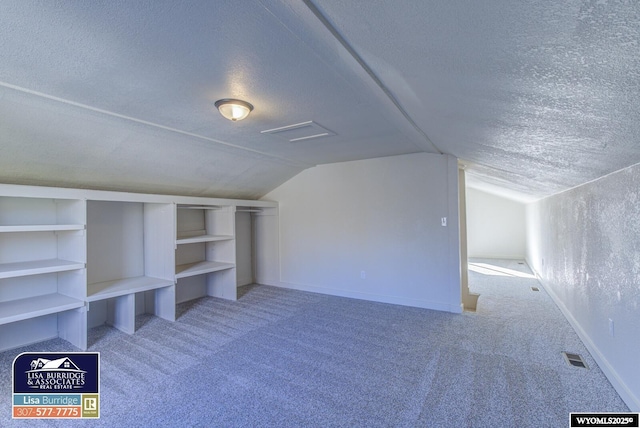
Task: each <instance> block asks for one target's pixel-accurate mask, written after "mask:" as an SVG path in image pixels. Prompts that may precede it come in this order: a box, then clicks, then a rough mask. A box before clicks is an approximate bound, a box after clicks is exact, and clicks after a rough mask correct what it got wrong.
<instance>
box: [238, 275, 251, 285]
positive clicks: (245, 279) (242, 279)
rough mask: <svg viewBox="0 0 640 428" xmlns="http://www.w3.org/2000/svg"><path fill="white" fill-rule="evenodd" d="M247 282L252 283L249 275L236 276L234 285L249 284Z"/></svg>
mask: <svg viewBox="0 0 640 428" xmlns="http://www.w3.org/2000/svg"><path fill="white" fill-rule="evenodd" d="M249 284H253V278H251V277H246V278H238V279H237V280H236V286H237V287H242V286H243V285H249Z"/></svg>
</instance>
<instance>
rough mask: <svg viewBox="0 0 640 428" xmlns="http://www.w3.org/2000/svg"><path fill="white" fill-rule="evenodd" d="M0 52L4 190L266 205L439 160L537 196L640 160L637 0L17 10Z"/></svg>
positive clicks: (35, 5)
mask: <svg viewBox="0 0 640 428" xmlns="http://www.w3.org/2000/svg"><path fill="white" fill-rule="evenodd" d="M0 57H1V58H2V60H1V61H0V182H6V183H19V184H41V185H53V186H72V187H86V188H97V189H109V190H127V191H138V192H154V193H175V194H184V195H203V196H218V197H240V198H256V197H259V196H261V195H264V194H265V193H267V192H268V191H269V190H272V189H273V188H275V187H276V186H278V185H279V184H281V183H283V182H284V181H286V180H288V179H289V178H291V177H292V176H294V175H296V174H297V173H299V172H300V171H302V170H304V169H305V168H308V167H311V166H314V165H317V164H322V163H330V162H340V161H348V160H356V159H366V158H373V157H381V156H391V155H398V154H406V153H415V152H430V153H447V154H452V155H454V156H456V157H458V158H460V159H461V160H462V161H463V162H464V163H465V164H467V171H468V173H469V176H470V181H471V182H475V183H476V184H477V185H478V186H486V187H487V188H494V189H498V188H499V189H503V191H504V192H506V193H507V192H510V193H509V194H510V195H512V196H513V195H515V196H516V197H518V198H521V199H522V200H529V199H532V198H536V197H540V196H544V195H548V194H551V193H555V192H558V191H561V190H564V189H566V188H569V187H573V186H575V185H578V184H581V183H584V182H586V181H589V180H592V179H595V178H597V177H599V176H602V175H605V174H607V173H609V172H612V171H615V170H618V169H621V168H623V167H626V166H629V165H631V164H634V163H638V162H640V122H639V121H638V117H640V3H639V2H633V1H607V0H599V1H586V0H585V1H576V0H567V1H563V2H557V1H548V0H536V1H526V2H513V1H507V0H497V1H491V2H469V1H460V0H450V1H446V2H436V1H423V0H408V1H398V2H397V1H393V2H389V1H383V0H369V1H362V2H360V1H354V2H352V1H349V2H345V1H342V0H317V1H313V2H312V1H309V0H296V1H293V0H283V1H266V0H263V1H260V0H247V1H241V2H238V1H226V0H216V1H209V0H206V1H193V0H154V1H125V0H121V1H114V0H109V1H104V0H95V1H91V2H77V1H73V0H60V1H55V2H54V1H30V0H3V1H2V2H0ZM228 97H234V98H240V99H244V100H246V101H249V102H251V103H252V104H253V105H254V106H255V109H254V111H253V113H252V114H251V116H250V117H249V118H248V119H246V120H245V121H242V122H237V123H232V122H229V121H226V120H225V119H223V118H222V117H221V116H220V115H219V114H217V112H215V110H214V107H213V103H214V102H215V101H216V100H217V99H220V98H228ZM311 120H313V121H315V122H317V123H318V124H320V125H321V126H323V127H325V128H327V129H329V130H330V131H332V132H333V133H335V135H331V136H327V137H322V138H317V139H309V140H302V141H298V142H293V143H292V142H290V141H288V140H287V139H283V138H281V137H279V136H278V135H277V134H274V135H271V134H265V133H261V131H264V130H268V129H273V128H277V127H282V126H286V125H291V124H296V123H301V122H306V121H311Z"/></svg>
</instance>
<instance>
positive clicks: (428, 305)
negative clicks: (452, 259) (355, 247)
mask: <svg viewBox="0 0 640 428" xmlns="http://www.w3.org/2000/svg"><path fill="white" fill-rule="evenodd" d="M260 283H261V284H265V283H264V282H260ZM265 285H273V286H275V287H281V288H289V289H292V290H300V291H309V292H312V293H319V294H328V295H331V296H339V297H349V298H352V299H360V300H369V301H372V302H380V303H391V304H394V305H402V306H411V307H414V308H423V309H433V310H436V311H444V312H452V313H456V314H459V313H462V311H463V308H462V303H456V304H448V303H442V302H433V301H430V300H421V299H411V298H406V297H397V296H387V295H382V294H373V293H363V292H361V291H352V290H343V289H339V288H330V287H321V286H317V285H309V284H300V283H292V282H282V281H278V282H277V283H271V284H265Z"/></svg>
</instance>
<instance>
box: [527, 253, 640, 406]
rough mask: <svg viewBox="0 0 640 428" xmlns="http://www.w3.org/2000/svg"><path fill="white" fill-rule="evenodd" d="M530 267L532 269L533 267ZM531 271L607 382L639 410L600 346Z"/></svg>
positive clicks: (632, 396)
mask: <svg viewBox="0 0 640 428" xmlns="http://www.w3.org/2000/svg"><path fill="white" fill-rule="evenodd" d="M527 264H528V265H529V266H530V267H531V266H532V265H531V263H529V261H528V260H527ZM531 269H532V270H533V268H531ZM533 272H534V273H535V275H536V277H537V278H538V281H539V282H540V285H542V287H543V288H544V290H545V291H546V292H547V294H548V295H549V296H551V299H552V300H553V302H554V303H555V304H556V306H558V308H559V309H560V311H561V312H562V314H563V315H564V317H565V318H566V319H567V321H569V324H571V327H573V329H574V330H575V332H576V333H577V334H578V337H579V338H580V340H581V341H582V343H584V346H585V347H586V348H587V350H588V351H589V353H590V354H591V356H592V357H593V359H594V360H596V363H598V367H600V369H601V370H602V372H603V373H604V375H605V376H606V377H607V379H609V382H611V385H612V386H613V388H614V389H615V390H616V392H617V393H618V395H620V398H622V400H623V401H624V402H625V403H626V404H627V406H628V407H629V409H631V411H632V412H640V398H639V397H637V396H636V395H635V394H634V393H633V391H631V389H630V388H629V387H628V386H627V384H626V383H625V382H624V381H623V380H622V378H621V377H620V376H619V375H618V372H616V370H615V369H614V368H613V366H612V365H611V364H610V363H609V361H608V360H607V358H606V357H605V356H604V354H603V353H602V351H600V348H598V346H596V344H595V343H593V341H592V340H591V337H589V335H588V334H587V332H585V331H584V329H583V328H582V326H581V325H580V324H579V323H578V321H577V320H576V319H575V318H574V317H573V314H572V313H571V312H570V311H569V309H567V307H566V306H565V304H564V303H563V302H562V300H560V298H559V297H558V296H557V295H556V293H554V292H553V290H552V289H551V287H549V286H548V285H547V284H545V282H544V281H543V280H542V278H541V277H540V275H539V274H538V272H536V271H533Z"/></svg>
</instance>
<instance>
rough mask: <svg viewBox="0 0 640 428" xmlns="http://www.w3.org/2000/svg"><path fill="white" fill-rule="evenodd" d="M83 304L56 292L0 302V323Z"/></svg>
mask: <svg viewBox="0 0 640 428" xmlns="http://www.w3.org/2000/svg"><path fill="white" fill-rule="evenodd" d="M84 304H85V303H84V302H83V301H82V300H78V299H74V298H72V297H69V296H64V295H62V294H57V293H53V294H45V295H41V296H35V297H28V298H25V299H18V300H10V301H8V302H0V325H2V324H8V323H12V322H16V321H22V320H25V319H29V318H35V317H40V316H43V315H49V314H55V313H58V312H63V311H68V310H70V309H76V308H81V307H83V306H84Z"/></svg>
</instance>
